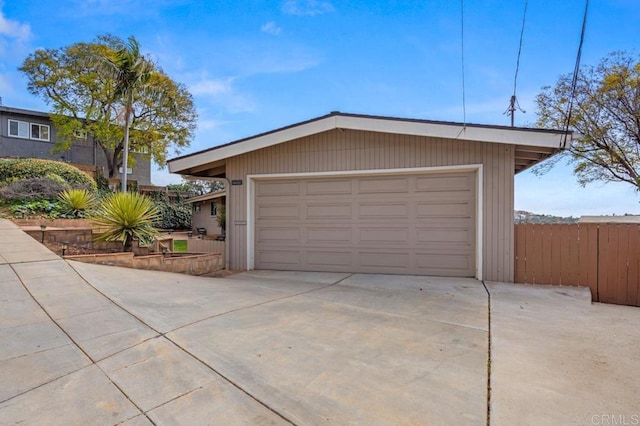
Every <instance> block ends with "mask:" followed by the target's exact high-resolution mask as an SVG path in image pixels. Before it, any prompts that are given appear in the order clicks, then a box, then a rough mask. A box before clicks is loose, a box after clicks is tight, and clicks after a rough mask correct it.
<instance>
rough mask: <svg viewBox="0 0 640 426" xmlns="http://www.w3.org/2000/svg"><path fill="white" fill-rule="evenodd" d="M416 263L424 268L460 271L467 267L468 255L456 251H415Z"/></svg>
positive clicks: (468, 263) (468, 264) (468, 265)
mask: <svg viewBox="0 0 640 426" xmlns="http://www.w3.org/2000/svg"><path fill="white" fill-rule="evenodd" d="M416 265H417V266H418V268H421V269H426V270H436V269H438V270H450V271H461V270H465V269H468V268H469V267H470V266H471V265H470V259H469V256H465V255H461V254H457V253H416Z"/></svg>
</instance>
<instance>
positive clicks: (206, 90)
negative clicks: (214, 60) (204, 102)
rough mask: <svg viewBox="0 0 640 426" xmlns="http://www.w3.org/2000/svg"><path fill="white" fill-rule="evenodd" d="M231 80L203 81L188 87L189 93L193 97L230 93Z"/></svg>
mask: <svg viewBox="0 0 640 426" xmlns="http://www.w3.org/2000/svg"><path fill="white" fill-rule="evenodd" d="M232 81H233V78H227V79H225V80H215V79H203V80H200V81H198V82H196V83H194V84H191V85H189V91H190V92H191V94H192V95H194V96H214V97H215V96H219V95H222V94H225V93H229V92H231V90H232V89H231V83H232Z"/></svg>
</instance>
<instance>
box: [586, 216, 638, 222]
mask: <svg viewBox="0 0 640 426" xmlns="http://www.w3.org/2000/svg"><path fill="white" fill-rule="evenodd" d="M578 223H640V216H639V215H626V216H580V219H579V220H578Z"/></svg>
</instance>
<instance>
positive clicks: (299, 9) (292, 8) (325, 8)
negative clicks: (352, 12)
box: [282, 0, 335, 16]
mask: <svg viewBox="0 0 640 426" xmlns="http://www.w3.org/2000/svg"><path fill="white" fill-rule="evenodd" d="M334 10H335V9H334V7H333V5H332V4H331V3H329V2H328V1H319V0H287V1H285V2H284V5H283V6H282V11H283V12H284V13H286V14H289V15H299V16H303V15H307V16H315V15H322V14H323V13H329V12H333V11H334Z"/></svg>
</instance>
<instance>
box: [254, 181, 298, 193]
mask: <svg viewBox="0 0 640 426" xmlns="http://www.w3.org/2000/svg"><path fill="white" fill-rule="evenodd" d="M256 194H259V195H260V196H261V197H282V196H291V195H300V182H298V181H295V180H294V181H292V180H286V181H269V180H267V181H259V182H257V183H256Z"/></svg>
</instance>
